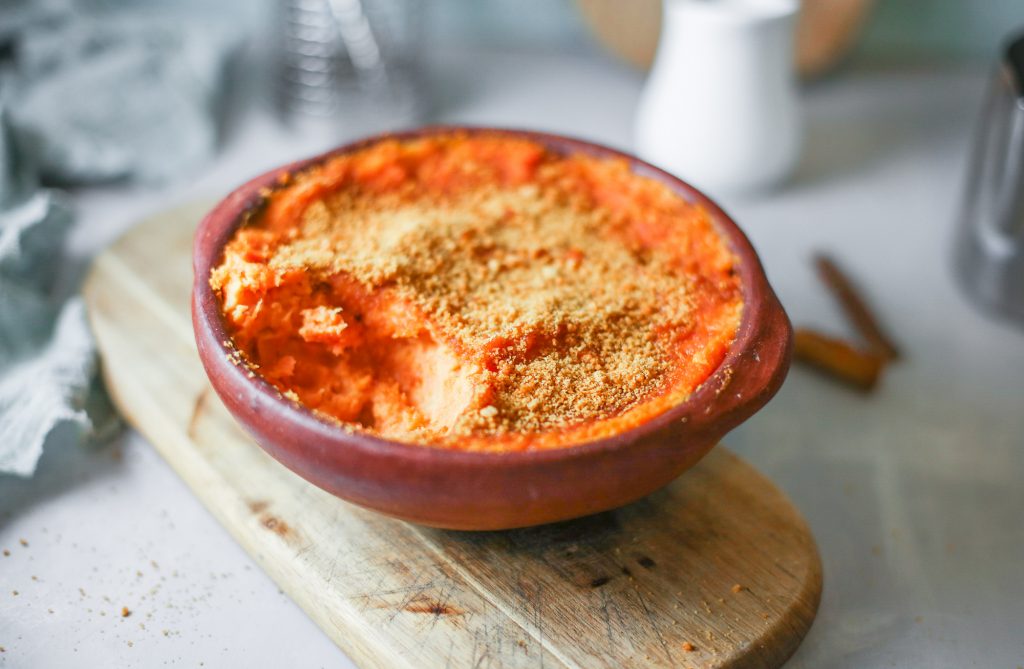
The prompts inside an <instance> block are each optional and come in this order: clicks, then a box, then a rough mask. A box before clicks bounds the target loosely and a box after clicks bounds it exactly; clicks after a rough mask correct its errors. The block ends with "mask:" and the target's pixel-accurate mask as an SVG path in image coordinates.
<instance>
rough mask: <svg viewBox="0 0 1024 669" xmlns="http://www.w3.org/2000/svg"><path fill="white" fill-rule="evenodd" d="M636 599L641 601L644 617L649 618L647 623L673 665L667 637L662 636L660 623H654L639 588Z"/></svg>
mask: <svg viewBox="0 0 1024 669" xmlns="http://www.w3.org/2000/svg"><path fill="white" fill-rule="evenodd" d="M636 597H637V599H638V600H640V606H642V607H643V609H644V617H645V618H647V623H648V624H649V625H650V626H651V629H652V630H654V635H655V636H656V637H658V643H660V644H661V647H662V649H663V650H664V651H665V657H666V658H667V659H668V661H669V662H670V663H671V662H672V651H671V650H670V649H669V646H668V644H667V643H665V637H663V636H662V635H661V629H659V628H658V623H656V622H655V621H654V616H653V615H652V614H651V609H650V608H648V606H647V601H646V600H645V599H644V596H643V594H642V593H641V592H640V589H639V588H637V590H636Z"/></svg>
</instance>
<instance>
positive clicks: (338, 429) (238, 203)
mask: <svg viewBox="0 0 1024 669" xmlns="http://www.w3.org/2000/svg"><path fill="white" fill-rule="evenodd" d="M446 134H465V135H469V136H474V135H500V136H508V137H520V138H524V139H529V140H533V141H536V142H538V143H540V144H542V145H544V146H545V148H547V149H549V150H552V151H555V152H556V153H562V154H565V155H569V154H574V153H580V154H585V155H589V156H594V157H597V158H615V159H623V160H625V161H626V162H627V163H628V164H629V166H630V170H631V171H632V172H633V173H634V174H638V175H640V176H644V177H649V178H654V179H656V180H657V181H660V182H661V183H664V184H666V185H667V186H669V187H670V188H671V189H672V190H673V191H674V192H676V193H678V194H679V195H681V196H682V197H684V198H685V199H686V200H687V201H688V202H691V203H695V204H699V205H700V206H702V207H704V208H705V209H706V210H707V211H708V213H709V214H710V215H711V218H712V222H713V224H714V226H715V229H716V231H717V232H718V233H719V234H720V235H722V236H723V237H724V238H725V240H726V242H727V243H728V244H729V247H730V250H731V251H732V252H733V253H734V254H735V255H736V257H737V258H738V260H739V263H738V264H739V267H738V272H739V276H740V285H741V290H742V293H743V312H742V316H741V318H740V325H739V327H738V329H737V334H736V338H735V339H734V340H733V342H732V344H731V345H730V347H729V350H728V352H727V353H726V356H725V358H724V359H723V360H722V362H721V363H720V364H719V366H718V367H717V368H716V369H715V371H714V372H712V374H711V375H710V376H708V378H707V379H705V381H704V382H703V383H702V384H701V385H700V386H698V387H697V389H696V390H694V391H693V392H692V393H691V394H690V395H689V397H687V398H686V399H685V400H684V401H682V402H680V403H678V404H675V405H673V406H672V407H670V408H669V409H667V410H666V411H664V412H663V413H661V414H659V415H657V416H655V417H653V418H651V419H650V420H647V421H644V422H643V423H641V424H640V425H637V426H635V427H632V428H629V429H627V430H625V431H623V432H619V433H616V434H613V435H609V436H607V437H602V438H600V439H595V440H592V441H586V442H582V443H578V444H573V445H569V446H564V447H558V448H551V449H543V450H536V451H511V452H497V453H495V452H480V451H462V450H458V449H449V448H438V447H435V446H430V445H426V444H416V443H407V442H401V441H394V440H390V439H385V438H383V437H378V436H375V435H372V434H369V433H365V432H359V431H357V430H355V429H351V430H349V429H346V428H344V427H342V426H341V425H340V424H338V423H336V422H332V421H331V420H330V419H327V418H322V417H320V416H318V415H317V414H316V413H314V412H313V411H312V410H311V409H309V408H308V407H306V406H303V405H301V404H298V403H296V402H293V401H291V400H289V399H287V398H285V397H284V396H283V395H282V394H281V392H280V391H279V390H278V389H277V388H275V387H274V386H273V385H271V384H270V382H268V381H266V380H265V379H264V378H263V377H262V376H261V375H260V374H259V372H258V371H257V370H255V369H252V368H251V367H250V366H249V365H248V363H247V362H246V361H245V359H244V358H241V357H240V356H238V357H239V358H240V359H238V361H237V364H236V362H233V361H232V356H234V355H235V354H236V352H237V351H236V349H234V348H233V347H229V346H227V345H226V343H228V342H231V341H232V339H231V336H230V335H229V334H228V332H227V329H226V327H225V325H224V320H223V317H222V314H221V310H220V305H219V301H218V300H217V298H216V295H215V294H214V292H213V290H212V288H211V287H210V284H209V281H208V280H207V277H209V275H210V271H211V270H212V268H213V267H214V265H215V263H216V262H219V261H220V258H221V256H222V252H223V248H224V246H225V245H226V244H227V242H228V240H229V239H230V237H231V235H233V234H234V232H235V230H236V229H237V228H238V226H239V225H240V224H241V223H242V221H243V219H244V217H245V215H246V214H247V213H249V212H250V211H252V210H254V209H255V208H257V207H259V206H260V205H261V204H262V203H263V201H264V195H263V193H264V191H265V190H266V189H268V188H273V187H275V186H276V185H278V183H279V179H280V178H281V177H282V176H283V175H291V174H295V173H296V172H301V171H303V170H306V169H309V168H311V167H314V166H316V165H317V164H319V163H322V162H325V161H327V160H329V159H331V158H333V157H335V156H339V155H343V154H346V153H351V152H354V151H358V150H360V149H362V148H365V147H368V146H371V145H373V144H375V143H378V142H381V141H385V140H389V139H396V140H409V139H417V138H421V137H429V136H435V135H446ZM193 247H194V248H193V288H192V293H193V294H192V298H193V310H194V316H195V318H194V320H195V327H196V330H197V331H196V332H195V335H196V338H197V339H198V338H199V337H200V336H201V335H202V334H205V335H206V336H207V338H208V339H209V338H212V339H213V341H215V342H216V347H217V349H216V351H215V352H217V353H219V354H220V355H215V356H209V355H208V352H207V355H206V356H205V357H207V358H210V357H212V358H216V359H219V360H218V361H217V362H216V364H215V365H214V364H213V362H212V361H210V362H207V361H206V360H205V359H204V362H206V363H207V365H210V366H214V368H215V369H216V370H217V371H219V372H220V373H221V375H222V378H221V379H220V383H221V384H223V385H226V386H230V387H231V388H232V389H233V390H235V391H237V390H238V389H240V388H241V389H244V390H245V391H246V392H249V393H251V392H255V393H256V394H257V395H258V396H259V397H260V398H261V399H262V400H264V401H263V402H262V403H261V404H262V406H263V407H267V408H272V411H273V412H274V415H273V416H268V419H269V420H272V421H274V422H281V421H283V422H285V423H288V428H289V429H291V428H292V427H295V428H298V429H300V430H304V431H305V432H306V434H307V435H309V436H314V437H316V438H318V439H322V440H324V441H326V442H331V444H332V445H337V446H339V447H343V448H347V449H350V450H351V449H352V448H353V447H355V448H357V449H359V450H360V451H362V452H363V453H365V454H366V455H368V456H374V457H385V458H389V457H390V458H395V457H397V458H401V459H403V460H406V461H417V462H420V463H423V464H436V465H444V464H449V465H452V466H461V467H466V466H469V467H473V466H481V467H488V468H491V467H494V466H495V465H499V464H500V465H505V466H515V465H521V466H531V465H537V464H542V463H548V462H551V463H553V462H559V461H566V460H573V459H585V458H588V457H592V456H596V455H602V454H609V453H612V452H615V451H620V450H622V449H624V448H628V446H629V445H631V444H632V443H634V442H636V441H638V440H640V439H643V438H644V437H647V436H648V435H652V434H655V433H657V432H659V431H661V430H664V429H666V428H667V427H669V426H670V425H672V424H673V423H676V422H678V421H685V420H688V419H690V418H692V419H693V420H692V421H691V422H692V423H694V424H693V425H692V426H691V427H693V428H701V427H704V428H705V429H706V426H707V425H708V424H711V425H712V426H713V425H714V424H715V421H716V419H721V420H723V421H724V422H725V423H727V425H725V426H724V427H723V428H721V429H720V430H718V429H714V427H712V431H714V432H721V433H724V432H727V431H728V430H730V429H732V428H733V427H735V425H737V424H738V423H740V422H742V421H743V420H745V419H746V418H747V417H749V415H750V414H752V413H754V412H756V410H757V409H759V408H760V407H761V406H763V405H764V403H766V402H767V399H768V398H770V397H771V396H772V395H774V394H775V392H776V391H777V390H778V388H779V387H780V386H781V385H782V382H783V380H784V377H785V371H786V369H787V368H788V364H787V362H788V358H789V349H790V347H791V341H789V340H791V338H792V337H791V336H789V340H787V341H786V342H785V343H784V352H783V353H782V355H781V356H779V357H778V360H777V361H776V363H775V364H777V368H776V369H773V370H772V373H771V375H770V377H769V378H768V379H767V380H766V381H765V383H764V384H763V385H762V387H760V388H758V389H757V390H759V391H760V392H756V393H751V394H750V395H749V397H745V398H743V401H742V402H740V404H741V405H747V404H751V405H753V406H752V407H751V408H750V409H749V410H747V411H743V412H742V413H743V415H742V416H740V417H739V418H738V419H736V418H735V417H732V416H730V414H731V413H732V412H733V410H734V409H735V407H734V406H732V405H728V403H727V406H725V407H722V408H721V410H720V411H719V412H717V413H712V414H711V415H709V414H708V412H706V411H705V408H707V407H712V406H714V403H715V400H716V399H717V398H718V395H719V394H720V393H721V392H723V389H726V388H729V378H728V376H729V375H731V373H732V370H733V369H738V368H739V367H740V366H741V365H746V364H749V362H748V361H746V360H744V357H745V356H746V355H747V354H748V353H749V352H751V351H752V350H754V349H755V347H756V346H757V344H758V343H759V342H760V341H761V339H762V338H763V337H764V336H765V335H766V332H767V333H768V335H769V336H770V335H771V334H772V332H769V331H774V332H778V328H774V330H773V328H772V327H771V322H772V320H773V319H774V318H776V317H777V316H778V314H779V313H780V314H781V316H782V320H783V321H784V322H785V327H787V328H788V319H787V318H786V317H785V312H784V310H783V309H782V305H781V304H780V303H779V302H778V298H777V297H776V295H775V293H774V291H773V290H772V288H771V286H770V285H769V283H768V280H767V277H766V275H765V273H764V269H763V267H762V265H761V262H760V260H759V258H758V256H757V252H756V251H755V250H754V248H753V245H752V244H751V243H750V241H749V240H748V239H747V236H746V235H745V234H744V233H743V231H742V230H741V229H740V228H739V226H738V225H737V224H736V223H735V221H733V219H732V217H730V216H729V215H728V214H726V213H725V211H724V210H723V209H722V208H721V207H719V206H718V204H717V203H715V202H714V201H713V200H712V199H711V198H709V197H708V196H707V195H705V194H704V193H702V192H701V191H700V190H698V189H697V188H696V187H694V186H692V185H690V184H689V183H687V182H685V181H683V180H682V179H679V178H678V177H675V176H673V175H672V174H669V173H668V172H666V171H664V170H662V169H660V168H658V167H655V166H654V165H651V164H650V163H648V162H646V161H643V160H641V159H639V158H637V157H636V156H633V155H630V154H628V153H625V152H623V151H620V150H617V149H613V148H611V147H608V146H604V145H601V144H597V143H594V142H591V141H588V140H585V139H580V138H576V137H570V136H565V135H559V134H553V133H546V132H540V131H535V130H525V129H516V128H504V127H491V126H472V125H431V126H425V127H422V128H417V129H413V130H405V131H400V132H385V133H380V134H377V135H372V136H369V137H366V138H363V139H360V140H357V141H354V142H350V143H348V144H344V145H342V146H339V147H337V148H334V149H331V150H329V151H327V152H324V153H322V154H319V155H317V156H314V157H312V158H307V159H304V160H299V161H296V162H293V163H290V164H287V165H284V166H281V167H277V168H274V169H272V170H269V171H267V172H264V173H263V174H261V175H259V176H257V177H255V178H253V179H251V180H249V181H247V182H246V183H244V184H243V185H241V186H239V187H238V188H236V189H235V190H234V191H232V192H231V193H230V194H229V195H228V196H227V197H225V198H224V199H223V200H221V201H220V202H219V203H218V204H217V205H216V206H215V207H214V208H213V209H212V210H211V211H210V212H209V213H208V214H207V215H206V216H205V217H204V218H203V219H202V221H201V222H200V224H199V226H198V228H197V229H196V232H195V238H194V245H193ZM775 312H778V313H775ZM204 329H205V330H206V332H200V330H204ZM200 350H201V351H202V346H200ZM755 358H756V356H755ZM209 376H211V383H212V384H213V386H214V388H215V389H216V388H217V386H218V383H217V382H215V381H214V379H213V378H212V377H213V376H214V373H213V370H211V371H210V373H209ZM218 392H220V391H218ZM247 400H248V401H249V402H250V403H252V402H253V400H252V398H251V397H248V396H247ZM680 446H681V447H682V446H684V444H683V443H682V442H681V443H680Z"/></svg>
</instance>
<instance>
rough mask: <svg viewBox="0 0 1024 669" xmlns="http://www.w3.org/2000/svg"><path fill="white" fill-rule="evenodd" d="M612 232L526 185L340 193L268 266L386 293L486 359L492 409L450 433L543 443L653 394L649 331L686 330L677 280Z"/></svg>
mask: <svg viewBox="0 0 1024 669" xmlns="http://www.w3.org/2000/svg"><path fill="white" fill-rule="evenodd" d="M616 225H620V223H618V222H617V221H615V220H614V218H613V217H612V216H611V215H610V213H609V212H608V211H607V210H603V209H599V208H592V207H591V208H587V207H584V206H581V204H580V203H579V202H573V201H572V200H571V199H569V198H567V197H566V196H565V195H564V194H560V193H558V192H557V191H548V192H542V191H541V190H540V189H538V188H537V187H536V186H534V185H526V186H521V187H519V188H516V189H511V190H499V189H496V188H489V189H478V190H476V191H474V192H472V193H469V194H466V195H464V196H462V197H460V198H458V199H457V200H455V201H440V200H435V199H431V198H423V199H419V200H414V201H411V202H409V201H406V200H405V199H404V198H400V197H392V198H385V199H384V201H382V199H381V198H380V197H379V196H377V197H365V196H363V197H360V196H359V195H358V194H353V193H343V194H339V195H336V196H333V197H330V198H328V199H327V200H325V201H317V202H315V203H314V204H312V205H311V206H310V207H309V208H308V209H307V210H306V212H305V215H304V216H303V218H302V223H301V226H300V227H299V228H298V230H297V234H296V235H295V236H294V238H292V239H291V240H289V241H287V242H286V243H283V244H281V245H280V246H279V247H277V248H276V249H275V251H274V252H273V254H272V255H271V257H270V260H269V263H268V264H269V266H270V267H271V268H272V269H274V270H277V271H279V272H283V273H287V272H290V271H306V272H312V273H313V274H315V275H317V276H318V277H320V278H321V279H323V278H326V277H329V276H332V275H337V274H342V273H344V274H347V275H349V276H352V277H354V278H355V279H356V280H358V281H359V282H361V283H362V284H364V285H365V286H366V287H368V288H371V289H381V288H385V287H386V288H388V289H389V290H391V291H394V292H395V293H396V294H397V295H398V296H400V297H401V298H402V299H404V300H407V301H408V302H409V303H411V304H414V305H416V306H417V307H418V308H419V309H420V310H421V311H422V312H423V313H424V314H425V315H427V317H428V318H429V319H430V320H431V322H432V323H434V324H435V326H436V328H437V329H438V330H439V334H440V335H441V337H442V338H443V339H446V340H454V341H457V342H459V344H460V345H461V346H462V347H464V348H466V349H469V350H482V349H487V350H489V351H491V355H490V356H489V359H488V360H487V361H486V362H487V363H489V364H485V365H483V366H482V368H481V369H480V370H478V374H477V376H478V379H479V382H481V383H483V384H485V385H487V386H489V387H491V388H492V389H493V395H494V396H493V398H492V400H491V402H490V403H489V404H487V405H486V406H484V407H483V408H481V409H480V410H479V411H475V412H466V413H465V414H463V415H462V416H461V418H460V420H459V421H458V422H457V423H456V424H455V425H454V426H453V429H452V431H451V433H452V434H465V433H470V432H475V431H480V430H484V431H491V430H501V431H537V430H543V429H547V428H550V427H552V426H557V425H562V424H565V423H571V422H576V421H579V420H584V419H587V418H592V417H601V416H605V415H609V414H611V413H613V412H615V411H617V410H619V409H621V408H622V407H625V406H628V405H630V404H632V403H635V402H637V401H639V400H641V399H643V398H644V397H646V396H647V395H649V394H650V393H651V392H652V391H654V390H655V389H656V388H657V386H658V384H659V383H660V382H661V381H662V379H663V376H664V373H665V370H666V366H667V364H668V360H667V358H666V355H665V351H664V344H663V343H662V342H660V341H658V340H657V338H656V336H655V332H656V331H657V330H658V329H659V328H670V327H681V326H685V324H686V322H687V319H688V318H689V317H690V305H689V303H688V301H687V297H686V295H687V293H686V290H685V280H684V279H683V278H682V277H679V276H676V275H675V273H673V272H672V271H671V268H670V267H669V266H668V265H667V264H666V263H665V262H664V261H663V260H662V259H660V258H658V257H656V256H654V257H648V254H645V253H644V252H643V251H642V250H640V249H631V248H629V247H628V246H627V245H626V244H625V243H624V242H623V241H622V239H619V238H616V237H615V236H613V235H611V234H609V231H613V230H614V229H615V227H616ZM310 311H312V310H307V311H306V312H304V314H303V317H304V319H308V318H310V317H311V316H310ZM314 313H315V314H316V316H315V317H316V318H319V319H329V318H330V317H331V316H332V315H335V316H338V315H340V312H337V311H334V312H330V313H324V308H319V309H318V310H316V311H315V312H314ZM337 325H338V327H339V328H343V327H344V323H343V322H339V323H338V324H337Z"/></svg>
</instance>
